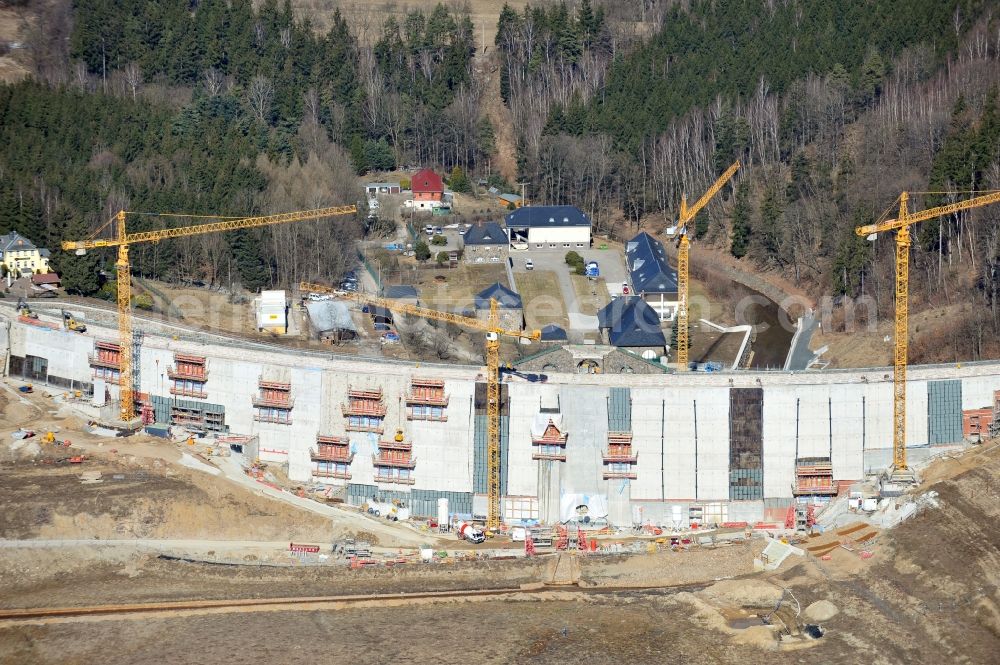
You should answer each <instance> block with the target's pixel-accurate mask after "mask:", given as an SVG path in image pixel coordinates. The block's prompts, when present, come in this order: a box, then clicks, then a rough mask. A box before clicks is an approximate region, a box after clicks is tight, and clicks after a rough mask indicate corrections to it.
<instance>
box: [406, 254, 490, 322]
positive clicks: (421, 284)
mask: <svg viewBox="0 0 1000 665" xmlns="http://www.w3.org/2000/svg"><path fill="white" fill-rule="evenodd" d="M495 282H500V283H501V284H503V285H505V286H506V285H507V272H506V271H505V270H504V268H503V264H501V263H496V264H493V263H491V264H487V265H475V266H472V265H466V264H464V263H461V264H459V266H458V267H457V268H455V269H453V270H452V269H448V268H443V269H436V268H435V269H433V270H418V271H416V273H415V282H414V284H415V286H416V287H417V288H418V289H419V290H420V304H421V305H424V306H426V307H432V308H434V309H447V310H450V311H461V310H463V309H466V308H468V309H472V307H473V304H474V299H475V295H476V294H477V293H479V292H480V291H482V290H483V289H485V288H486V287H487V286H490V285H491V284H493V283H495Z"/></svg>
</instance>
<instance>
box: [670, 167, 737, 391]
mask: <svg viewBox="0 0 1000 665" xmlns="http://www.w3.org/2000/svg"><path fill="white" fill-rule="evenodd" d="M739 169H740V163H739V161H736V162H733V164H732V165H731V166H730V167H729V168H728V169H726V171H725V172H724V173H723V174H722V175H721V176H719V179H718V180H716V181H715V183H714V184H713V185H712V186H711V187H709V188H708V191H706V192H705V193H704V194H702V195H701V198H700V199H698V201H697V202H696V203H695V204H694V205H693V206H691V207H690V208H688V204H687V195H682V196H681V213H680V216H679V218H678V220H677V229H676V231H675V232H674V234H675V235H676V236H677V237H678V238H677V370H678V371H680V372H686V371H687V369H688V351H689V350H690V348H691V347H690V340H689V339H688V314H689V312H688V284H689V275H690V273H689V272H688V250H689V249H690V247H691V242H690V241H689V240H688V228H687V227H688V224H689V223H691V220H693V219H694V218H695V215H697V214H698V213H699V212H701V209H702V208H704V207H705V206H706V205H708V202H709V201H711V200H712V197H714V196H715V195H716V194H718V193H719V190H720V189H722V188H723V186H725V184H726V183H727V182H729V179H730V178H732V177H733V175H735V174H736V172H737V171H738V170H739Z"/></svg>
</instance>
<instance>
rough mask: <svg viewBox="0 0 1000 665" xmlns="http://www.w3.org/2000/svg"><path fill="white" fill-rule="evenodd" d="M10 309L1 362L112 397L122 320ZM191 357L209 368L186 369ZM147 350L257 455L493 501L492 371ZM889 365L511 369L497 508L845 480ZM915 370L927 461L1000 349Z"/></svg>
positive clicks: (206, 423)
mask: <svg viewBox="0 0 1000 665" xmlns="http://www.w3.org/2000/svg"><path fill="white" fill-rule="evenodd" d="M2 322H3V323H4V325H3V326H2V329H0V347H2V350H3V351H5V352H6V354H7V355H6V357H7V371H8V373H9V375H11V376H15V377H22V376H24V377H29V378H30V379H31V380H34V381H36V382H39V383H41V382H47V383H49V384H51V385H56V386H63V387H75V388H78V389H83V390H84V391H89V390H92V389H93V386H94V385H95V383H96V384H97V385H99V386H102V385H106V390H107V392H108V393H109V394H110V396H111V397H112V398H115V397H116V396H117V389H118V388H117V385H115V376H114V372H113V370H109V368H108V367H109V365H110V366H111V367H113V363H110V364H109V363H107V362H103V361H102V359H101V358H102V356H101V353H103V351H102V348H104V346H107V343H109V342H110V343H111V345H112V346H113V345H114V340H115V339H116V332H115V331H114V330H111V329H108V328H101V327H98V326H94V327H93V328H92V329H91V330H89V331H88V333H87V334H86V335H81V334H77V333H72V332H65V331H61V330H52V329H45V328H40V327H37V326H33V325H28V324H24V323H21V322H19V321H17V320H16V319H13V320H12V319H11V318H10V317H8V318H6V319H2ZM205 338H206V339H210V338H211V336H209V335H206V336H205ZM102 342H103V343H104V345H103V346H102ZM199 362H201V363H202V365H198V364H197V363H199ZM184 363H195V365H194V367H195V368H196V369H197V368H198V367H201V368H202V369H200V370H198V371H201V372H202V374H200V375H198V374H195V375H194V378H195V380H194V381H192V380H190V379H191V376H192V372H194V371H195V370H192V369H190V367H191V366H190V365H184ZM102 365H104V366H103V367H102ZM137 367H138V370H139V373H140V377H141V383H140V392H141V393H142V394H143V398H144V399H145V400H146V401H147V403H149V404H150V406H151V408H152V410H153V413H154V415H155V419H156V421H158V422H171V421H173V422H177V423H183V422H192V423H199V424H200V425H201V426H203V427H204V428H205V429H207V430H208V431H209V433H211V432H212V431H221V430H227V431H229V432H230V433H234V434H254V435H257V436H258V437H259V440H260V457H261V458H262V459H264V460H266V461H269V462H274V463H279V464H287V465H288V475H289V477H290V478H291V479H293V480H296V481H301V482H310V481H315V482H324V483H330V484H334V485H345V486H346V487H347V496H348V499H349V500H351V501H353V502H355V503H360V502H362V501H364V500H367V499H370V498H371V497H372V496H374V495H376V494H378V495H381V496H382V497H390V498H392V497H396V498H405V499H408V500H410V501H411V504H412V506H413V508H414V512H415V513H417V514H424V513H423V512H422V511H423V510H428V511H429V512H427V513H426V514H428V515H431V514H434V510H433V509H431V508H430V506H432V505H433V504H434V503H435V501H436V499H437V498H438V497H441V496H445V497H448V498H449V499H450V501H451V506H452V509H453V510H454V511H457V512H475V513H477V514H481V513H484V512H485V494H486V461H485V460H486V420H485V419H486V410H485V387H484V384H483V381H484V376H483V374H482V371H483V370H482V368H477V367H469V366H446V365H433V364H432V365H427V364H419V363H402V362H392V361H378V360H371V359H367V360H365V359H350V358H345V357H342V356H334V355H332V354H324V353H317V352H300V351H296V350H294V349H288V350H281V349H277V348H273V349H265V348H263V347H261V346H260V345H253V344H252V343H248V344H247V348H240V347H239V345H238V344H236V343H232V342H225V343H222V341H221V340H220V343H206V344H201V343H196V342H192V341H185V340H177V339H172V338H171V337H169V336H165V335H164V336H160V335H154V334H148V333H147V334H146V335H145V338H144V340H143V342H142V349H141V354H140V360H139V362H138V363H137ZM891 375H892V372H891V370H887V369H884V368H883V369H858V370H836V371H829V370H828V371H821V372H819V371H818V372H802V373H788V372H731V373H711V374H692V373H689V374H684V375H627V374H623V375H583V374H550V375H549V376H548V380H547V382H545V383H530V382H527V381H524V380H523V379H519V378H516V377H513V378H512V379H511V380H510V381H509V382H507V383H505V384H504V386H503V398H504V406H503V411H502V414H503V418H502V427H501V430H502V431H501V435H502V446H501V448H502V450H501V457H502V493H503V496H504V499H503V510H504V517H505V519H507V520H516V519H540V520H542V521H547V522H553V521H556V520H565V519H567V515H569V514H570V513H571V512H572V511H573V510H575V509H576V508H577V506H580V505H588V506H590V508H591V509H593V511H594V514H606V515H607V516H608V519H609V520H611V521H612V522H614V523H616V524H624V523H629V522H632V521H634V522H638V521H653V522H656V523H669V521H670V519H673V518H676V517H677V515H678V512H679V511H682V512H683V511H686V510H687V509H688V507H690V506H693V505H697V506H699V507H700V508H702V507H703V508H704V510H706V511H708V512H709V513H712V514H713V515H714V516H715V518H716V519H720V518H723V517H727V518H728V519H730V520H736V519H759V518H760V517H761V516H762V515H765V514H766V509H768V508H771V509H773V510H777V509H778V508H780V507H781V506H787V505H788V504H789V503H790V501H791V499H792V497H793V486H794V484H795V482H796V460H798V459H803V458H829V461H830V463H832V469H833V478H834V480H835V481H850V480H858V479H861V478H863V476H864V474H865V472H866V471H868V470H871V469H877V468H880V467H884V466H886V465H887V464H889V462H890V461H891V447H892V429H891V428H892V383H891ZM95 376H98V378H95ZM100 377H103V379H101V378H100ZM185 377H187V378H185ZM909 377H910V380H909V383H908V393H907V395H908V408H907V428H908V437H909V446H910V453H909V454H910V457H911V459H920V458H921V457H922V456H926V455H928V454H930V453H931V452H933V451H934V446H941V445H947V444H953V443H956V442H959V441H960V440H961V437H962V431H961V418H962V414H961V411H962V410H963V409H970V408H978V407H982V406H985V405H989V404H992V400H993V392H994V391H995V390H1000V362H985V363H970V364H963V365H962V366H960V367H959V366H956V365H947V366H945V365H940V366H915V367H912V368H911V369H910V371H909ZM102 389H103V388H102ZM397 429H401V430H403V439H404V440H403V442H395V441H394V434H395V432H396V430H397ZM331 442H332V443H331ZM394 444H396V445H394ZM337 451H341V452H337ZM683 514H684V517H685V519H686V517H687V513H686V512H683ZM772 514H776V513H772ZM708 518H709V515H708V514H707V513H706V520H707V519H708Z"/></svg>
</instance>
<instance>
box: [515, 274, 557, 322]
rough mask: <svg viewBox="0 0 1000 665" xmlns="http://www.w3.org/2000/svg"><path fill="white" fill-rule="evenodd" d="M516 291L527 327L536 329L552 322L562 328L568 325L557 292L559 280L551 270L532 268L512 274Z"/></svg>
mask: <svg viewBox="0 0 1000 665" xmlns="http://www.w3.org/2000/svg"><path fill="white" fill-rule="evenodd" d="M514 280H515V281H516V282H517V292H518V293H520V294H521V300H522V301H523V302H524V318H525V320H526V321H527V326H528V328H529V329H532V330H538V329H541V328H542V327H543V326H547V325H549V324H550V323H554V324H556V325H557V326H561V327H562V328H563V329H564V330H565V329H567V328H568V327H569V317H567V316H566V305H565V304H564V303H563V301H562V298H561V297H560V293H559V281H558V278H557V277H556V274H555V273H554V272H552V271H551V270H534V271H532V272H519V273H515V274H514Z"/></svg>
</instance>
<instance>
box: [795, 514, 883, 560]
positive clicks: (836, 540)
mask: <svg viewBox="0 0 1000 665" xmlns="http://www.w3.org/2000/svg"><path fill="white" fill-rule="evenodd" d="M877 535H878V529H876V528H875V527H873V526H872V525H870V524H868V523H866V522H854V523H852V524H848V525H847V526H845V527H843V528H842V529H837V530H836V531H833V532H827V533H824V534H821V535H818V536H815V537H812V538H810V539H809V540H807V541H806V542H805V550H806V551H807V552H809V553H810V554H812V555H814V556H823V555H824V554H829V553H830V552H832V551H833V550H835V549H837V548H838V547H840V546H841V545H842V544H843V545H845V546H847V547H853V546H854V545H855V544H858V543H864V542H867V541H869V540H871V539H872V538H874V537H875V536H877Z"/></svg>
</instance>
